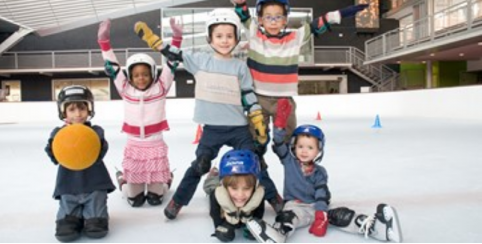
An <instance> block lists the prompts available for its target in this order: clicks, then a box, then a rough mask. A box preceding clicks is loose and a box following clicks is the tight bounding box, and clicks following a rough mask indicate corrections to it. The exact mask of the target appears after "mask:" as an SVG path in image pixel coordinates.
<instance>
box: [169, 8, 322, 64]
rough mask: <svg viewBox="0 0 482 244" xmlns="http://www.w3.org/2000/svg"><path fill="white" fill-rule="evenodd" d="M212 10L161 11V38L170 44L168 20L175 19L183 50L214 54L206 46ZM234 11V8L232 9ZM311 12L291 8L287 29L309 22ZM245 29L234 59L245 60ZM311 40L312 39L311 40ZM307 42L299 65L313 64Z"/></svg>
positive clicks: (181, 9) (251, 10) (171, 9)
mask: <svg viewBox="0 0 482 244" xmlns="http://www.w3.org/2000/svg"><path fill="white" fill-rule="evenodd" d="M212 10H213V9H212V8H194V9H192V8H189V9H188V8H169V9H162V10H161V11H162V13H161V16H162V17H161V23H162V38H163V40H164V41H165V42H167V43H169V42H171V39H170V38H172V30H171V27H170V24H169V19H170V18H171V17H175V18H176V20H178V21H182V23H183V24H184V27H183V40H182V47H181V49H183V50H186V49H187V50H193V51H205V52H214V51H213V50H212V49H211V47H210V46H209V45H208V43H207V40H206V32H207V30H206V20H207V17H208V13H209V12H211V11H212ZM233 10H234V8H233ZM250 12H251V16H255V14H254V9H250ZM312 19H313V17H312V10H311V9H307V8H303V9H301V8H292V9H291V12H290V16H289V21H288V24H287V29H288V30H290V29H295V28H299V27H301V26H302V25H303V24H304V23H306V22H308V23H309V22H311V20H312ZM245 32H246V29H245V28H243V29H242V33H241V43H240V44H239V45H238V46H237V47H236V49H235V50H234V51H233V54H234V56H235V57H239V58H243V59H244V58H246V54H247V50H246V48H244V47H245V46H246V43H247V39H246V34H245ZM312 39H313V38H312ZM312 39H311V41H309V42H307V43H306V44H304V45H303V46H302V47H301V55H300V59H299V60H300V63H313V62H314V59H313V40H312Z"/></svg>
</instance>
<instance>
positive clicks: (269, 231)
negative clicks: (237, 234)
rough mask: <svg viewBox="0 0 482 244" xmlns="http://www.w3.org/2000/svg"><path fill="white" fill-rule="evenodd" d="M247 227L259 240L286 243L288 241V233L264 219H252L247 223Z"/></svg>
mask: <svg viewBox="0 0 482 244" xmlns="http://www.w3.org/2000/svg"><path fill="white" fill-rule="evenodd" d="M246 227H248V230H249V231H250V232H251V234H252V235H253V236H254V238H256V240H257V241H258V242H262V243H284V242H285V241H286V235H284V234H282V233H281V232H280V231H279V230H278V229H276V228H274V227H272V226H271V225H269V224H266V222H264V221H263V220H260V219H252V220H250V221H248V222H247V223H246Z"/></svg>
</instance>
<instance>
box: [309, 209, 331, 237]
mask: <svg viewBox="0 0 482 244" xmlns="http://www.w3.org/2000/svg"><path fill="white" fill-rule="evenodd" d="M327 228H328V216H327V214H326V212H325V211H319V210H318V211H316V213H315V221H314V222H313V224H311V227H310V233H311V234H313V235H315V236H319V237H322V236H325V234H326V229H327Z"/></svg>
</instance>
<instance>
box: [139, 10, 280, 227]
mask: <svg viewBox="0 0 482 244" xmlns="http://www.w3.org/2000/svg"><path fill="white" fill-rule="evenodd" d="M171 24H172V23H171ZM136 26H137V27H136V29H137V30H138V33H140V34H141V36H142V38H143V40H145V41H146V42H147V44H148V45H149V46H150V47H152V48H153V49H155V50H160V51H161V53H163V54H164V55H165V56H166V57H167V58H168V59H170V60H172V61H182V62H184V68H185V69H186V70H187V71H188V72H190V73H191V74H193V75H194V77H195V79H196V88H195V89H196V91H195V99H196V102H195V111H194V121H195V122H196V123H198V124H204V128H203V134H202V137H201V140H200V142H199V145H198V147H197V149H196V159H195V160H194V161H193V162H192V164H191V167H189V168H188V169H187V171H186V173H185V175H184V178H183V179H182V181H181V183H180V185H179V187H178V188H177V190H176V192H175V194H174V196H173V198H172V200H171V201H170V202H169V204H168V206H167V207H166V208H165V209H164V214H165V215H166V217H167V218H168V219H175V218H176V216H177V214H178V213H179V211H180V209H181V207H182V206H186V205H188V204H189V202H190V201H191V199H192V197H193V195H194V192H195V191H196V188H197V185H198V184H199V181H200V180H201V177H202V176H203V175H204V174H206V173H207V172H208V171H209V169H210V168H211V160H213V159H214V158H216V157H217V155H218V153H219V150H220V149H221V147H222V146H223V145H228V146H231V147H233V148H235V149H248V150H254V142H253V138H252V136H251V134H250V132H249V127H248V121H247V118H246V115H245V114H244V112H245V111H246V112H247V113H248V117H249V119H250V120H251V122H252V123H253V124H254V127H255V128H256V131H258V133H257V136H256V141H257V142H258V143H260V144H264V143H267V141H268V137H267V135H266V128H265V125H264V122H263V116H262V114H261V107H260V106H259V105H258V102H257V100H256V96H255V95H254V93H253V83H252V80H251V76H250V74H249V71H248V67H247V66H246V64H245V63H244V62H243V61H241V60H238V59H235V58H233V57H232V51H233V49H234V48H235V47H236V45H237V44H238V42H239V40H240V38H241V37H240V35H241V23H240V22H239V18H238V17H237V16H236V14H235V13H234V12H233V11H230V10H226V9H216V10H214V11H212V12H210V13H209V16H208V19H207V22H206V35H207V39H208V43H209V44H210V46H211V47H212V48H213V50H214V51H215V52H214V55H212V54H208V53H204V52H195V53H190V52H181V51H179V50H178V49H173V48H171V47H170V46H169V45H167V46H166V47H162V46H160V45H156V43H159V41H158V40H159V37H152V36H150V35H146V34H145V33H152V32H151V31H150V29H149V27H148V26H147V25H146V24H145V23H138V24H137V25H136ZM172 28H173V30H181V28H182V27H181V26H177V25H172ZM261 174H262V176H261V184H262V185H263V186H264V187H265V188H266V195H265V199H268V200H269V199H274V198H276V196H277V195H278V193H277V190H276V187H275V185H274V183H273V181H272V180H271V179H270V178H269V176H268V172H267V171H266V170H264V171H262V173H261Z"/></svg>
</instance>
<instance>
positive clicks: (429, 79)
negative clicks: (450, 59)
mask: <svg viewBox="0 0 482 244" xmlns="http://www.w3.org/2000/svg"><path fill="white" fill-rule="evenodd" d="M425 66H426V74H425V88H427V89H429V88H432V87H433V69H432V61H430V60H429V61H427V62H426V64H425Z"/></svg>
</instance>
